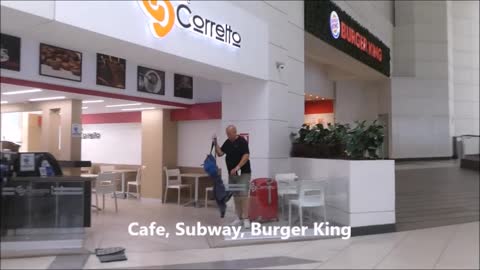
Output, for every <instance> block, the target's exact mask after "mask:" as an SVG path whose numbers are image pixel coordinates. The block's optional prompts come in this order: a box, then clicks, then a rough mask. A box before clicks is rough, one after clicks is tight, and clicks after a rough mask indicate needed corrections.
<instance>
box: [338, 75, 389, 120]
mask: <svg viewBox="0 0 480 270" xmlns="http://www.w3.org/2000/svg"><path fill="white" fill-rule="evenodd" d="M379 91H380V90H379V89H378V88H376V87H374V85H372V84H371V83H366V82H362V81H337V82H336V84H335V96H336V97H335V122H336V123H342V124H347V123H348V124H354V122H355V121H363V120H367V121H374V120H376V119H377V118H378V114H379V104H378V95H379V94H378V93H379Z"/></svg>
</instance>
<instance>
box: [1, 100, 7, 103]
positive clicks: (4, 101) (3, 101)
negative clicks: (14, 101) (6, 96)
mask: <svg viewBox="0 0 480 270" xmlns="http://www.w3.org/2000/svg"><path fill="white" fill-rule="evenodd" d="M7 103H8V101H6V100H2V101H0V104H7Z"/></svg>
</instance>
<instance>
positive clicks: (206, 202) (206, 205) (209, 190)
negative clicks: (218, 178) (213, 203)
mask: <svg viewBox="0 0 480 270" xmlns="http://www.w3.org/2000/svg"><path fill="white" fill-rule="evenodd" d="M209 192H213V187H206V188H205V208H207V207H208V193H209Z"/></svg>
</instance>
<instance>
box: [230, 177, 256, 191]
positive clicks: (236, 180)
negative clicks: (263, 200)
mask: <svg viewBox="0 0 480 270" xmlns="http://www.w3.org/2000/svg"><path fill="white" fill-rule="evenodd" d="M251 178H252V175H251V174H249V173H244V174H242V175H240V176H232V175H230V176H229V177H228V184H229V185H230V184H234V185H236V186H235V187H234V186H232V188H231V189H232V191H233V190H235V191H233V195H237V196H248V193H249V192H248V191H249V190H250V179H251ZM237 185H241V187H238V186H237Z"/></svg>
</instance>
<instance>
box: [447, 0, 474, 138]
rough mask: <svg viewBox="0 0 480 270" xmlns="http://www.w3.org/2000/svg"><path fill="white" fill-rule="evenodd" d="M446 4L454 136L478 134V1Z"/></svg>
mask: <svg viewBox="0 0 480 270" xmlns="http://www.w3.org/2000/svg"><path fill="white" fill-rule="evenodd" d="M449 4H450V5H449V6H448V7H449V16H450V17H449V24H450V28H449V30H450V31H451V33H450V36H449V38H451V42H450V46H451V54H452V57H451V62H450V64H451V69H450V71H451V73H450V74H451V78H450V80H451V85H453V97H451V98H453V102H452V103H453V110H452V111H453V116H452V118H453V121H454V123H453V125H454V127H453V135H456V136H459V135H464V134H475V135H479V132H480V131H479V121H480V120H479V107H480V104H479V92H480V90H479V79H478V77H479V53H478V52H479V28H478V27H479V12H478V10H479V6H478V5H479V3H478V1H451V2H449Z"/></svg>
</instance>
